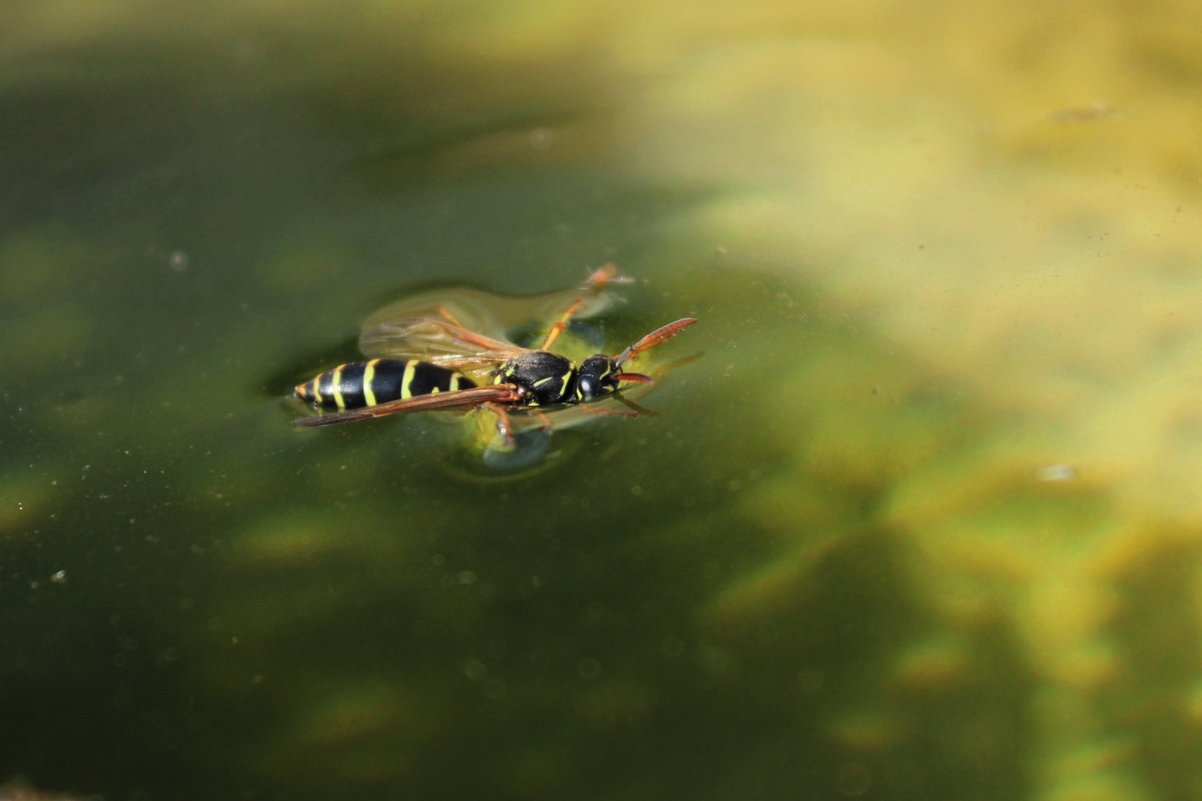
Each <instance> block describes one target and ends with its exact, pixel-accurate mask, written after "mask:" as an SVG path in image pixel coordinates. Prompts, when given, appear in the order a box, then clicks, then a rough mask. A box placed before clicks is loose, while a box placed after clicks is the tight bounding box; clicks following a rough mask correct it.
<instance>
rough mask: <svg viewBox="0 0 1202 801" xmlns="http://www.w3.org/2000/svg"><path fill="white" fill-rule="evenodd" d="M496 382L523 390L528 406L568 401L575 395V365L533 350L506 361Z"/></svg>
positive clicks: (544, 352)
mask: <svg viewBox="0 0 1202 801" xmlns="http://www.w3.org/2000/svg"><path fill="white" fill-rule="evenodd" d="M497 383H498V384H514V385H516V386H518V387H520V388H521V389H522V390H524V392H525V402H526V405H527V406H547V405H549V404H552V403H569V402H571V401H573V400H575V397H576V368H575V366H573V365H572V363H571V362H570V361H568V360H567V359H565V358H564V357H562V356H556V355H555V354H554V353H548V352H547V351H545V350H531V351H527V352H526V353H522V354H519V355H517V356H514V357H513V358H512V359H510V360H509V361H507V362H505V366H504V368H503V369H502V370H501V372H499V373H498V374H497Z"/></svg>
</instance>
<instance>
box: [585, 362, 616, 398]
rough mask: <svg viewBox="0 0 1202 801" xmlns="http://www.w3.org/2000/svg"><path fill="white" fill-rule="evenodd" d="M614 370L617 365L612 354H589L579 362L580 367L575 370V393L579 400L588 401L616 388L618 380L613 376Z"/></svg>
mask: <svg viewBox="0 0 1202 801" xmlns="http://www.w3.org/2000/svg"><path fill="white" fill-rule="evenodd" d="M616 371H617V365H616V364H615V363H614V360H613V357H612V356H606V355H605V354H603V353H598V354H597V355H596V356H589V357H588V358H587V359H585V360H584V361H583V362H581V363H580V369H579V370H578V371H577V378H576V394H577V395H579V396H580V399H581V400H584V401H589V400H593V399H594V398H597V397H600V396H602V395H606V394H609V393H610V392H613V391H614V390H615V389H617V388H618V382H617V380H616V379H615V378H614V373H615V372H616Z"/></svg>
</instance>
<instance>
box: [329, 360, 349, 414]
mask: <svg viewBox="0 0 1202 801" xmlns="http://www.w3.org/2000/svg"><path fill="white" fill-rule="evenodd" d="M343 367H346V365H345V364H340V365H338V366H337V367H335V368H334V375H333V376H331V377H330V388H331V389H333V390H334V403H336V404H337V405H338V408H339V410H341V409H345V408H346V399H345V398H343V397H342V368H343Z"/></svg>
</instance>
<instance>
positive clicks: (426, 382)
mask: <svg viewBox="0 0 1202 801" xmlns="http://www.w3.org/2000/svg"><path fill="white" fill-rule="evenodd" d="M474 386H476V384H475V382H473V381H472V380H471V379H470V378H468V377H467V376H465V375H462V374H461V373H457V372H455V371H454V370H449V369H447V368H446V367H440V366H439V365H437V364H431V363H429V362H422V361H418V360H416V359H410V360H409V361H401V360H399V359H372V360H371V361H370V362H351V363H349V364H340V365H339V366H337V367H335V368H334V369H333V370H326V371H325V372H324V373H321V374H319V375H317V376H314V377H313V378H312V379H311V380H309V381H306V382H305V383H303V384H299V385H297V387H296V389H295V392H296V397H298V398H300V399H301V400H303V401H306V402H308V403H312V404H314V405H316V406H318V407H320V408H322V409H337V410H340V411H341V410H343V409H360V408H363V407H365V406H375V405H376V404H378V403H386V402H387V401H394V400H398V399H400V398H412V397H414V396H416V395H431V394H433V393H435V392H453V391H455V390H458V389H470V388H472V387H474Z"/></svg>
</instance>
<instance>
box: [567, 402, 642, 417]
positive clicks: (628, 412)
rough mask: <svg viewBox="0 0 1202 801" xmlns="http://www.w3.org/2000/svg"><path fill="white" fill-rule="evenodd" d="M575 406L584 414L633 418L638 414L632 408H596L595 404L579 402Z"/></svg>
mask: <svg viewBox="0 0 1202 801" xmlns="http://www.w3.org/2000/svg"><path fill="white" fill-rule="evenodd" d="M576 408H578V409H579V410H580V411H582V412H584V413H586V414H592V415H596V416H597V417H627V418H633V417H638V416H639V412H636V411H634V410H633V409H625V410H621V409H598V408H597V407H595V406H589V405H588V404H587V403H581V404H579V405H578V406H577V407H576ZM648 411H650V410H648Z"/></svg>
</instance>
